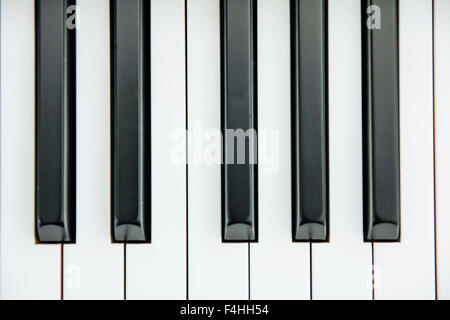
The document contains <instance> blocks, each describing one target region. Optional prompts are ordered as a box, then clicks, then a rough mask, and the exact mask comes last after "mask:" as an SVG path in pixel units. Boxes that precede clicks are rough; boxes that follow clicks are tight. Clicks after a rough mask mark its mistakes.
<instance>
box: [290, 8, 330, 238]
mask: <svg viewBox="0 0 450 320" xmlns="http://www.w3.org/2000/svg"><path fill="white" fill-rule="evenodd" d="M327 3H328V1H327V0H291V61H292V62H291V63H292V114H291V117H292V118H291V119H292V120H291V123H292V129H291V130H292V215H293V219H292V221H293V239H294V241H326V240H327V239H328V221H327V220H328V124H327V122H328V120H327V117H328V90H327V60H328V59H327V57H328V52H327V50H328V49H327V34H328V30H327V25H328V23H327V19H328V18H327V17H328V14H327V13H328V12H327V11H328V8H327V7H328V6H327Z"/></svg>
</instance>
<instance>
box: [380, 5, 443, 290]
mask: <svg viewBox="0 0 450 320" xmlns="http://www.w3.org/2000/svg"><path fill="white" fill-rule="evenodd" d="M399 4H400V6H399V14H400V19H399V20H400V25H399V30H400V31H399V39H400V48H399V49H400V156H401V160H400V169H401V209H402V211H401V242H400V243H385V244H382V243H380V244H375V246H374V273H375V299H434V297H435V272H434V268H435V265H434V262H435V261H434V179H433V175H434V170H433V165H434V164H433V86H432V81H433V74H432V71H433V69H432V68H433V66H432V52H433V51H432V50H433V49H432V35H433V34H432V1H430V0H408V1H400V2H399Z"/></svg>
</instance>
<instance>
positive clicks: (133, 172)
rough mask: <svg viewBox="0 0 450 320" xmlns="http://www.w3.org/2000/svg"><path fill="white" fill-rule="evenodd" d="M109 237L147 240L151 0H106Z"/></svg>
mask: <svg viewBox="0 0 450 320" xmlns="http://www.w3.org/2000/svg"><path fill="white" fill-rule="evenodd" d="M110 10H111V13H110V17H111V18H110V19H111V102H112V108H111V128H112V132H111V135H112V137H111V139H112V151H111V152H112V166H111V170H112V179H111V180H112V181H111V183H112V217H111V223H112V226H111V229H112V230H111V231H112V239H113V242H150V208H151V207H150V201H151V190H150V186H151V176H150V175H151V162H150V152H151V150H150V147H151V146H150V1H148V0H111V1H110Z"/></svg>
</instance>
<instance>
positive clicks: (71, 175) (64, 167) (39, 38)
mask: <svg viewBox="0 0 450 320" xmlns="http://www.w3.org/2000/svg"><path fill="white" fill-rule="evenodd" d="M75 3H76V1H75V0H72V1H71V0H36V2H35V9H36V20H35V23H36V190H35V192H36V194H35V196H36V238H37V240H38V241H39V242H41V243H70V242H75V191H76V181H75V179H76V176H75V151H76V145H75V117H76V100H75V91H76V89H75V85H76V70H75V35H76V30H75V29H69V28H68V25H69V24H67V25H66V20H67V18H68V16H69V15H68V14H67V9H68V8H69V6H72V5H75Z"/></svg>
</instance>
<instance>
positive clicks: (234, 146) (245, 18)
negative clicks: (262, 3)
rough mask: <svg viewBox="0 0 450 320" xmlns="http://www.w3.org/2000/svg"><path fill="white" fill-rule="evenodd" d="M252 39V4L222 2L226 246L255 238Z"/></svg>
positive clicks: (248, 0) (244, 0)
mask: <svg viewBox="0 0 450 320" xmlns="http://www.w3.org/2000/svg"><path fill="white" fill-rule="evenodd" d="M256 41H257V38H256V1H254V0H221V60H222V61H221V64H222V133H223V136H224V144H223V145H224V150H223V152H224V164H223V166H222V229H223V230H222V237H223V241H225V242H247V241H257V237H258V235H257V232H258V229H257V217H258V198H257V193H258V181H257V172H258V166H257V163H256V162H257V159H256V153H257V141H256V140H257V139H256V137H255V135H256V130H257V114H256V110H257V95H256ZM244 133H246V136H245V137H244Z"/></svg>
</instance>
